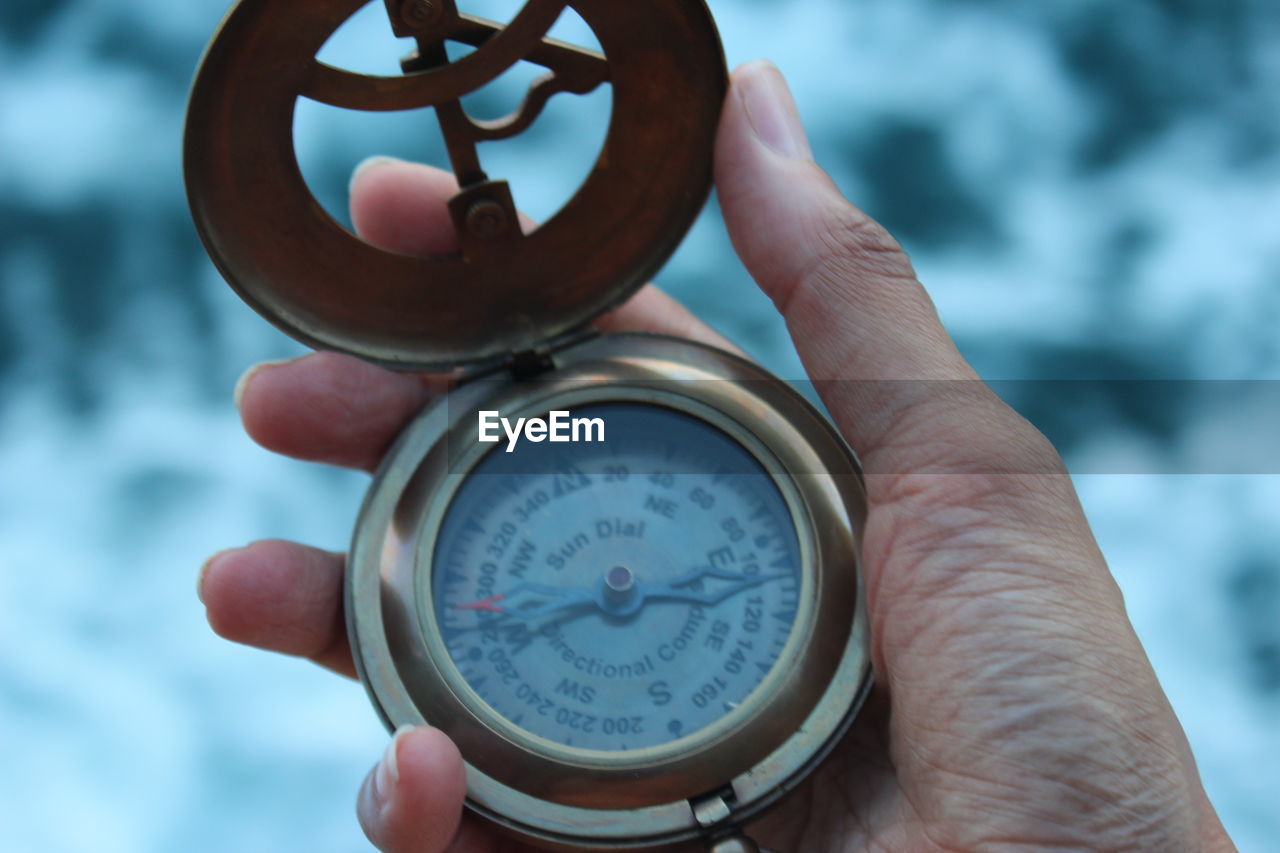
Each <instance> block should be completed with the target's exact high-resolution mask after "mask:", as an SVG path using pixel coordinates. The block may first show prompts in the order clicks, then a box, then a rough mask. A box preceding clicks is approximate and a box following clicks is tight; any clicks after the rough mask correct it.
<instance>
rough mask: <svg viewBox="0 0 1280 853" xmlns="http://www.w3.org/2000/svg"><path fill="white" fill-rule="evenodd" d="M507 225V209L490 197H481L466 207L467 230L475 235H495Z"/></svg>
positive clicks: (505, 228)
mask: <svg viewBox="0 0 1280 853" xmlns="http://www.w3.org/2000/svg"><path fill="white" fill-rule="evenodd" d="M507 225H508V222H507V211H506V210H505V209H504V208H503V207H502V205H500V204H498V203H497V202H496V201H493V200H492V199H481V200H480V201H477V202H476V203H474V204H473V205H471V207H469V208H468V209H467V230H468V231H470V232H471V233H472V234H474V235H475V236H477V237H497V236H498V235H499V234H502V233H503V232H504V231H506V230H507Z"/></svg>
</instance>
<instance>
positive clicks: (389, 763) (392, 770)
mask: <svg viewBox="0 0 1280 853" xmlns="http://www.w3.org/2000/svg"><path fill="white" fill-rule="evenodd" d="M411 731H413V726H401V727H400V728H398V729H396V733H395V734H394V735H392V737H391V743H389V744H387V749H386V752H384V753H382V760H381V761H379V762H378V769H377V770H375V771H374V774H373V795H374V797H375V798H376V799H377V800H378V801H379V802H385V801H386V798H387V797H388V796H390V795H391V791H392V790H394V789H395V786H396V783H397V782H399V781H400V766H399V764H398V758H397V752H398V750H399V749H400V741H402V740H404V738H405V736H406V735H408V734H409V732H411Z"/></svg>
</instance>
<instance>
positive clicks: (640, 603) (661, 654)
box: [431, 404, 800, 750]
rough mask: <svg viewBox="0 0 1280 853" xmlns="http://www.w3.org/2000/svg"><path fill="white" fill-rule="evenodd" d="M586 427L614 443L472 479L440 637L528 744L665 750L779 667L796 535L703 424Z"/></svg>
mask: <svg viewBox="0 0 1280 853" xmlns="http://www.w3.org/2000/svg"><path fill="white" fill-rule="evenodd" d="M572 417H573V418H574V419H598V420H599V421H600V422H602V423H603V425H604V434H605V440H604V441H599V442H594V443H587V442H585V441H578V442H574V443H551V442H549V441H543V442H540V443H534V442H531V441H529V440H527V439H526V438H523V437H522V438H521V439H520V440H518V441H517V442H516V444H515V447H514V449H513V450H512V451H511V452H508V447H509V445H508V443H507V440H506V439H505V438H504V439H503V441H502V443H500V444H497V445H495V449H494V450H493V451H491V452H490V453H488V455H486V456H485V457H484V458H483V459H482V460H481V461H480V463H479V464H478V465H477V466H476V467H475V468H474V469H473V471H472V472H471V473H470V474H469V475H468V476H467V479H466V481H465V482H464V483H463V484H462V486H461V487H460V488H459V490H458V491H457V493H456V495H455V497H454V499H453V502H452V504H451V505H450V507H449V509H448V511H447V512H446V514H445V518H444V521H443V524H442V526H441V530H440V535H439V538H438V540H437V543H436V550H435V555H434V560H433V564H434V568H433V575H432V578H431V584H432V593H433V601H434V606H435V616H436V620H437V622H438V624H439V626H440V631H441V635H442V637H443V640H444V643H445V645H446V647H447V649H448V651H449V655H450V657H451V658H452V660H453V662H454V663H455V664H456V666H457V667H458V670H459V672H460V673H461V674H462V677H463V678H464V679H465V681H466V682H467V683H468V684H469V685H470V686H471V687H472V688H473V689H474V690H475V691H476V693H478V694H479V695H480V696H481V697H482V698H483V699H484V701H485V702H487V703H488V704H489V705H490V706H491V707H492V708H493V709H494V710H495V711H497V712H498V713H499V714H501V715H502V716H504V717H505V718H507V719H508V720H510V721H511V722H512V723H515V724H516V725H518V726H520V727H521V728H523V729H525V730H527V731H529V732H532V733H534V734H537V735H540V736H542V737H545V738H548V739H550V740H552V741H555V742H557V743H560V744H564V745H567V746H573V747H579V748H585V749H595V750H627V749H639V748H643V747H651V746H657V745H660V744H665V743H668V742H670V741H673V740H676V739H679V738H682V737H685V736H688V735H692V734H694V733H696V732H697V731H699V730H700V729H703V728H705V727H707V726H708V725H710V724H712V723H714V722H716V721H717V720H719V719H721V718H722V717H724V716H725V715H726V714H729V713H730V712H732V711H733V710H734V709H735V708H736V707H737V706H738V705H739V704H740V703H742V702H743V701H744V700H745V699H746V698H747V697H748V696H749V695H750V694H751V693H752V691H753V690H755V689H756V687H758V686H759V685H760V683H761V682H762V681H763V679H764V677H765V676H766V674H768V672H769V671H770V669H771V668H772V667H773V665H774V663H775V662H776V661H777V659H778V655H779V653H780V652H781V651H782V649H783V647H784V645H785V644H786V642H787V639H788V637H789V636H790V633H791V630H792V626H793V624H794V622H795V615H796V606H797V601H798V595H799V589H800V551H799V544H798V539H797V534H796V528H795V524H794V521H793V519H792V515H791V512H790V510H789V508H788V505H787V503H786V501H785V500H784V498H783V496H782V493H781V492H780V491H779V489H778V486H777V484H776V483H775V482H774V480H773V478H772V477H771V476H770V475H769V474H768V473H767V472H766V471H765V469H764V468H763V467H762V466H761V464H760V463H759V462H758V461H757V460H756V459H755V458H754V457H753V456H752V455H751V454H750V453H748V452H747V450H746V449H744V448H743V447H742V446H741V445H740V444H739V443H738V442H737V441H735V440H734V439H732V438H730V437H729V436H728V435H727V434H725V433H724V432H723V431H721V430H719V429H717V428H715V427H712V426H711V425H709V424H707V423H705V422H703V421H701V420H699V419H697V418H694V417H691V416H689V415H686V414H683V413H680V412H677V411H675V410H672V409H668V408H664V407H660V406H653V405H640V404H602V405H592V406H589V407H583V408H581V409H576V410H574V411H573V412H572ZM579 426H580V430H579V438H585V437H586V431H587V429H589V428H591V427H590V425H587V424H582V423H580V425H579ZM592 437H597V435H596V434H595V433H594V431H593V436H592Z"/></svg>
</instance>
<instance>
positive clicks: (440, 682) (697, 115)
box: [186, 0, 871, 853]
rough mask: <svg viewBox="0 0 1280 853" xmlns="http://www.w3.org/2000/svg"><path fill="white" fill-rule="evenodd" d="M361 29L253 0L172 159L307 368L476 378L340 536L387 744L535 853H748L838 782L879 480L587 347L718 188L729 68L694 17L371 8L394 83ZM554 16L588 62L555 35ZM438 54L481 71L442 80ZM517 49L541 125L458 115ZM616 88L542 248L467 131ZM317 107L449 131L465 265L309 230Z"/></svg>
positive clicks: (683, 368)
mask: <svg viewBox="0 0 1280 853" xmlns="http://www.w3.org/2000/svg"><path fill="white" fill-rule="evenodd" d="M364 5H365V4H364V2H362V0H240V2H239V3H238V4H237V5H235V6H234V7H233V8H232V10H231V11H230V13H229V14H228V16H227V17H226V19H225V20H224V21H223V23H222V26H221V28H220V30H219V32H218V34H217V36H216V37H215V39H214V41H213V42H212V43H211V45H210V47H209V49H208V52H207V53H206V55H205V58H204V61H203V64H202V66H201V70H200V72H199V74H198V76H197V79H196V83H195V87H194V89H193V92H192V95H191V104H190V110H189V114H188V124H187V136H186V168H187V188H188V194H189V197H190V200H191V206H192V211H193V213H194V217H195V220H196V223H197V227H198V229H199V231H200V234H201V237H202V238H203V240H204V242H205V245H206V247H207V248H208V249H209V252H210V255H211V256H212V258H213V259H214V262H215V263H216V264H217V266H218V267H219V269H220V271H221V272H222V273H223V275H224V276H225V277H226V278H227V280H228V282H229V283H230V284H231V285H232V287H233V288H235V289H236V291H237V292H238V293H239V294H240V295H241V296H242V297H243V298H244V299H245V300H246V301H247V302H248V303H249V304H250V305H252V306H253V307H254V308H256V309H257V310H258V311H259V312H260V313H262V314H263V315H264V316H265V317H267V318H268V319H269V320H271V321H272V322H273V323H275V324H276V325H278V326H279V327H281V328H282V329H284V330H285V331H286V332H288V333H289V334H291V335H293V336H294V337H296V338H298V339H299V340H301V341H304V342H306V343H308V344H310V345H312V346H315V347H318V348H324V349H330V350H337V351H341V352H346V353H349V354H352V355H355V356H358V357H360V358H363V359H365V360H368V361H371V362H374V363H378V364H381V365H384V366H388V367H392V368H395V369H403V370H413V371H441V370H449V371H454V372H455V375H457V376H458V377H459V381H458V382H457V383H456V385H455V387H454V389H453V390H452V391H450V392H449V393H448V394H447V395H446V396H444V397H443V398H442V399H441V400H439V401H437V402H436V403H434V404H433V405H431V406H430V407H428V408H427V409H426V410H424V411H423V412H422V413H421V414H420V415H419V416H418V417H417V418H416V419H415V420H414V421H413V422H412V423H411V424H410V425H409V426H408V427H407V428H406V430H405V431H404V433H403V434H402V435H401V436H400V438H399V439H398V441H397V442H396V444H395V445H394V446H393V447H392V449H391V450H390V451H389V453H388V454H387V456H386V458H385V460H384V462H383V464H382V466H381V468H380V469H379V471H378V472H377V474H376V475H375V478H374V481H373V484H372V486H371V488H370V490H369V493H368V495H367V497H366V499H365V502H364V505H363V507H362V509H361V512H360V516H359V519H358V521H357V524H356V530H355V534H354V537H353V541H352V546H351V552H350V557H349V561H348V575H347V589H346V612H347V621H348V631H349V634H350V639H351V646H352V650H353V652H354V656H355V659H356V663H357V667H358V669H359V672H360V676H361V679H362V680H363V682H364V683H365V685H366V687H367V689H368V691H369V695H370V697H371V699H372V701H373V704H374V706H375V708H376V710H377V712H378V714H379V715H380V716H381V717H382V719H383V720H384V722H385V723H386V724H387V725H388V727H390V728H396V727H399V726H401V725H405V724H423V723H429V724H431V725H433V726H435V727H437V728H440V729H441V730H443V731H444V732H446V733H447V734H448V735H449V736H450V737H451V738H452V739H453V740H454V741H455V742H456V743H457V744H458V746H459V748H460V750H461V752H462V754H463V757H464V759H465V761H466V763H467V783H468V794H467V806H468V808H470V809H471V810H473V811H474V812H476V813H478V814H479V815H481V816H483V817H484V818H486V819H488V820H490V821H492V822H493V823H494V824H495V825H496V826H497V827H498V828H500V829H501V830H503V831H505V832H507V833H509V834H511V835H513V836H516V837H518V838H520V839H522V840H524V841H526V842H529V843H532V844H535V845H540V846H544V847H546V848H548V849H597V850H659V849H661V850H689V851H694V850H708V849H710V850H713V851H716V853H733V851H748V850H753V849H755V846H754V844H753V843H752V842H751V841H750V840H749V838H747V837H746V835H744V827H745V825H746V824H747V823H748V822H749V821H751V820H752V819H753V818H754V817H755V816H757V815H758V814H760V813H761V812H762V811H764V810H765V809H767V808H768V807H770V806H772V805H774V804H775V803H777V802H778V801H779V800H780V799H781V798H782V797H784V796H786V794H787V793H788V792H790V791H791V790H793V789H794V788H795V787H796V786H798V785H799V784H800V783H801V782H802V781H803V780H804V779H805V778H806V777H807V776H808V774H809V773H810V772H811V771H812V770H813V769H814V768H815V767H816V766H817V765H818V764H819V763H820V762H821V761H822V760H823V758H824V757H825V756H826V755H827V753H828V752H829V751H830V750H831V748H832V747H833V746H834V744H835V743H836V742H837V741H838V739H839V738H840V736H841V735H842V734H843V733H844V731H845V730H846V729H847V728H848V726H849V725H850V724H851V722H852V720H853V719H854V716H855V715H856V713H857V710H858V708H859V706H860V704H861V702H862V699H863V697H864V695H865V693H866V691H867V689H868V687H869V684H870V680H871V671H870V664H869V654H868V641H867V628H866V623H865V616H864V609H865V608H864V602H863V590H862V585H861V573H860V568H859V555H858V549H859V542H860V536H861V529H862V525H863V522H864V518H865V514H866V508H865V497H864V489H863V486H862V480H861V475H860V472H859V468H858V465H857V462H856V460H855V459H854V457H853V455H852V454H851V452H850V451H849V449H848V448H847V446H846V445H845V444H844V442H843V441H842V440H841V438H840V437H839V435H838V434H837V433H836V432H835V431H834V430H833V429H832V427H831V426H830V425H829V424H828V423H827V421H826V420H825V418H824V417H823V416H822V415H821V414H820V413H818V412H817V411H816V410H815V409H814V408H813V407H812V406H811V405H810V404H809V403H808V402H807V401H806V400H805V399H804V398H803V397H802V396H801V395H800V394H798V393H797V392H796V391H795V390H793V389H792V388H791V387H790V386H789V385H787V384H786V383H784V382H782V381H781V380H779V379H777V378H776V377H774V376H772V375H771V374H769V373H768V372H767V371H765V370H763V369H762V368H760V367H759V366H757V365H755V364H753V363H751V362H749V361H746V360H744V359H742V358H739V357H737V356H735V355H732V354H730V353H726V352H723V351H720V350H718V349H715V348H712V347H708V346H705V345H702V344H698V343H694V342H691V341H687V340H682V339H679V338H674V337H667V336H661V335H651V334H638V333H629V334H611V335H603V334H599V333H598V332H596V331H594V330H593V329H592V326H591V323H592V321H593V320H594V319H595V318H597V317H598V316H599V315H600V314H601V313H603V312H605V311H607V310H609V309H610V308H612V307H614V306H616V305H618V304H620V303H621V302H622V301H624V300H625V299H626V298H627V297H628V296H630V295H631V294H632V293H633V292H635V290H636V289H637V288H639V287H640V286H641V285H642V284H643V283H644V282H645V281H646V280H648V278H649V277H650V276H651V275H653V274H654V273H655V272H656V271H657V270H658V269H659V268H660V267H661V265H662V264H663V262H665V260H666V259H667V258H668V256H669V255H670V254H671V252H672V251H674V249H675V247H676V246H677V245H678V243H679V242H680V240H681V238H682V236H683V235H684V233H685V232H686V231H687V229H688V228H689V226H690V224H691V223H692V222H693V220H694V218H695V217H696V216H697V214H698V212H699V211H700V209H701V207H702V206H703V203H704V202H705V200H706V197H707V195H708V193H709V191H710V180H711V178H710V176H711V151H712V143H713V139H714V133H715V128H716V124H717V120H718V116H719V110H720V104H721V102H722V100H723V98H724V95H725V91H726V79H727V78H726V73H725V67H724V58H723V53H722V50H721V47H720V43H719V38H718V35H717V34H716V30H715V26H714V24H713V22H712V20H711V17H710V14H709V12H708V10H707V9H706V7H705V5H704V4H703V3H702V2H700V0H647V2H644V3H619V2H617V0H528V2H525V3H524V5H523V6H521V7H520V9H519V11H518V12H517V13H516V14H515V16H514V17H513V18H512V20H511V21H510V23H508V24H506V25H505V26H504V25H501V24H497V23H494V22H491V21H487V20H484V19H481V18H478V17H476V16H473V15H469V14H466V13H465V12H464V11H461V10H459V9H458V8H457V5H456V4H455V2H453V0H408V2H395V0H387V2H386V4H385V5H386V10H387V15H388V19H389V22H390V26H391V29H392V31H393V32H394V33H395V34H396V35H398V36H401V37H408V38H412V39H414V41H415V43H416V45H417V47H416V49H415V50H414V51H413V52H412V53H411V54H410V55H409V56H407V57H406V58H404V59H403V61H402V63H401V66H402V69H403V74H401V75H396V76H387V77H378V76H372V75H366V74H357V73H353V72H350V71H345V70H341V69H338V68H334V67H332V66H329V65H326V64H324V63H322V62H320V61H319V60H317V59H316V58H315V56H316V53H317V52H318V51H319V50H320V48H321V47H322V46H323V45H324V43H325V42H326V41H327V39H328V38H329V37H330V36H331V35H332V34H333V33H334V32H335V31H336V30H337V29H338V28H339V27H340V26H341V24H342V23H343V22H344V21H345V20H346V19H347V18H348V17H350V16H351V15H352V14H354V13H355V12H357V11H359V9H360V8H362V7H363V6H364ZM568 9H571V10H572V11H574V12H576V13H577V14H578V15H580V16H581V18H582V19H583V20H584V21H585V22H586V24H587V25H588V26H589V27H590V29H591V30H592V31H593V33H594V34H595V36H596V38H597V40H598V41H599V44H600V51H594V50H587V49H584V48H581V47H577V46H574V45H570V44H566V43H563V42H560V41H557V40H554V39H551V38H549V37H548V35H547V33H548V31H549V30H550V28H551V26H552V25H553V24H554V23H555V22H556V21H557V20H558V18H559V17H560V16H561V15H562V14H563V13H564V12H565V11H566V10H568ZM450 42H453V43H460V44H464V45H468V46H470V47H471V48H474V50H473V51H472V52H470V53H467V54H466V55H465V56H464V57H462V58H460V59H456V60H451V59H450V56H449V53H448V52H447V49H446V48H447V45H448V44H449V43H450ZM520 61H526V62H531V63H534V64H536V65H539V66H542V67H543V68H544V69H545V73H544V74H543V76H542V77H540V78H538V79H537V80H535V81H534V82H533V83H532V85H531V86H530V88H529V91H528V93H527V95H526V98H525V100H524V103H523V104H522V105H521V106H520V107H519V108H518V109H517V110H516V111H515V112H514V113H513V114H512V115H510V116H508V117H506V118H504V119H500V120H497V121H479V120H476V119H474V118H472V117H471V116H469V115H468V114H467V112H466V111H465V109H464V108H463V107H462V105H461V100H460V99H461V98H462V97H463V96H465V95H467V94H468V93H470V92H472V91H475V90H476V89H478V88H481V87H483V86H484V85H486V84H487V83H489V82H491V81H492V80H494V79H496V78H497V77H499V76H500V75H502V74H503V73H504V72H505V71H507V70H508V69H509V68H510V67H511V66H512V65H514V64H515V63H517V62H520ZM606 85H607V86H610V87H611V88H612V97H613V114H612V117H611V119H610V124H609V129H608V134H607V136H606V139H605V143H604V147H603V150H602V151H601V153H600V156H599V158H598V160H597V161H596V163H595V165H594V167H593V168H592V170H591V172H590V173H589V175H588V176H587V177H586V179H585V181H584V182H583V183H582V185H581V186H580V187H579V189H578V190H577V192H576V194H575V195H574V196H573V197H572V198H571V199H570V200H569V201H568V203H567V204H566V205H565V206H564V207H563V208H562V209H561V210H560V212H559V213H557V214H556V215H555V216H553V217H551V218H550V219H549V220H548V221H547V222H545V223H544V224H542V225H541V226H539V227H537V228H536V229H533V230H529V231H526V229H524V228H522V227H521V225H520V220H519V218H518V215H517V213H516V208H515V202H514V194H513V190H512V186H511V184H509V183H508V182H507V181H506V180H504V179H500V178H495V177H493V176H490V175H489V174H487V173H486V172H485V171H484V169H483V168H482V165H481V158H480V156H479V152H480V147H481V145H482V143H487V142H492V141H495V140H501V139H510V138H513V137H516V136H518V135H519V134H520V133H522V132H523V131H524V130H526V129H527V128H529V127H530V126H532V125H533V124H534V123H535V122H536V121H537V120H538V117H539V115H540V113H541V111H542V109H543V107H544V106H545V105H546V104H547V102H548V101H549V100H550V99H551V98H553V97H569V96H573V95H581V94H586V93H588V92H592V91H594V90H596V89H597V88H599V87H601V86H606ZM299 98H307V99H311V100H315V101H320V102H322V103H326V104H331V105H334V106H340V107H347V108H351V109H358V110H409V109H420V108H433V109H434V112H435V116H436V120H438V122H439V124H440V127H441V130H442V132H443V135H444V139H445V142H446V147H447V150H448V154H449V158H450V161H451V164H452V166H453V169H454V172H455V174H456V175H457V177H458V181H459V185H460V187H461V189H460V190H459V192H458V193H457V195H456V196H454V198H452V199H451V200H450V202H449V210H450V213H451V216H452V220H453V223H454V226H455V229H456V230H457V232H458V235H459V249H458V251H456V252H453V253H450V254H445V255H436V256H430V257H416V256H409V255H403V254H399V253H395V252H391V251H387V250H383V249H379V248H376V247H374V246H372V245H370V244H367V243H365V242H363V241H362V240H360V239H359V238H358V237H356V236H355V235H353V234H351V233H350V232H348V231H347V230H345V229H344V228H343V227H342V226H341V225H339V224H338V223H337V222H336V221H334V220H333V219H332V218H331V217H330V216H329V215H328V214H327V213H325V212H324V210H323V209H322V208H321V207H320V205H319V204H318V203H317V202H316V201H315V199H314V198H313V197H312V195H311V193H310V191H309V190H308V188H307V186H306V183H305V181H304V180H303V178H302V175H301V172H300V169H299V167H298V164H297V160H296V155H295V153H294V148H293V112H294V109H295V105H296V103H297V101H298V99H299ZM498 416H500V419H501V422H502V424H504V427H503V429H501V430H499V429H496V427H495V430H494V434H492V435H490V436H487V437H486V435H485V424H486V422H487V420H486V419H488V422H492V423H496V420H497V418H498ZM512 423H514V424H517V425H524V431H523V433H520V431H519V429H512V428H511V426H510V425H511V424H512ZM535 427H536V428H535Z"/></svg>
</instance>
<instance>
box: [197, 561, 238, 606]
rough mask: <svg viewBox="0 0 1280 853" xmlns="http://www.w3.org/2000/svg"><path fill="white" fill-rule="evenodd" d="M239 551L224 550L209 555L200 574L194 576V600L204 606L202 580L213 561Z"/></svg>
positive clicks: (202, 565) (201, 567)
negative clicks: (197, 600)
mask: <svg viewBox="0 0 1280 853" xmlns="http://www.w3.org/2000/svg"><path fill="white" fill-rule="evenodd" d="M239 550H240V549H239V548H224V549H222V550H221V551H218V552H216V553H214V554H212V555H210V557H209V559H207V560H205V561H204V563H203V564H201V566H200V573H199V574H198V575H196V598H198V599H200V603H201V604H204V579H205V577H207V576H208V574H209V568H210V567H211V566H212V565H213V564H214V561H216V560H217V559H218V558H219V557H221V556H223V555H224V554H230V553H231V552H232V551H239Z"/></svg>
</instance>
